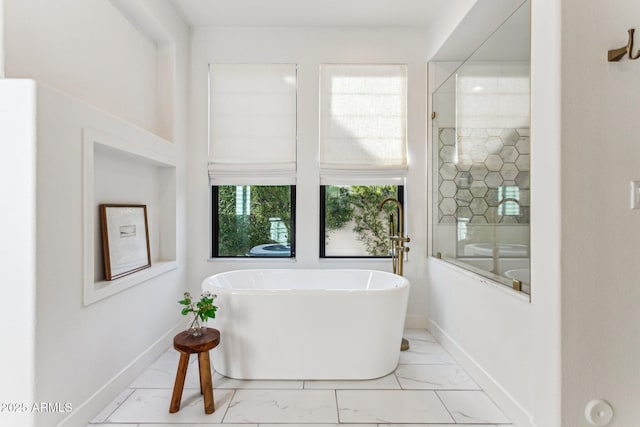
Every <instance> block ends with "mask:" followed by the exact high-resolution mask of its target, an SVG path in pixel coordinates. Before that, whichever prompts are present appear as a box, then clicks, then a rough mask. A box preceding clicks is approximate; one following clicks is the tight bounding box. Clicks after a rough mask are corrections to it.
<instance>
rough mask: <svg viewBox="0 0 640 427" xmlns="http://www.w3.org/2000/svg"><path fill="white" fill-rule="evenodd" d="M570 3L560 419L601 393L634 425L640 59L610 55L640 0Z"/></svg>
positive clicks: (617, 418)
mask: <svg viewBox="0 0 640 427" xmlns="http://www.w3.org/2000/svg"><path fill="white" fill-rule="evenodd" d="M562 5H563V9H562V54H563V57H562V116H561V118H562V194H563V197H562V205H561V206H562V265H563V270H562V378H563V384H562V402H563V403H562V409H563V410H562V418H563V422H562V425H563V426H576V427H583V426H585V427H586V426H588V425H589V424H588V423H587V422H586V421H585V419H584V416H583V415H582V413H583V411H584V407H585V404H586V403H587V402H588V401H589V400H590V399H592V398H598V397H602V398H604V399H605V400H608V401H609V402H610V403H611V404H612V406H613V407H614V411H615V415H614V421H613V422H612V423H611V424H610V425H611V426H619V427H626V426H633V425H638V422H639V421H638V420H640V392H639V387H638V385H639V384H640V368H639V367H638V361H640V335H639V334H638V323H639V322H640V315H638V313H639V310H638V302H640V287H639V286H638V276H637V274H638V254H639V253H640V234H639V232H638V230H640V211H635V210H634V211H632V210H630V208H629V199H630V196H629V181H631V180H638V179H640V144H638V142H639V141H638V131H637V123H638V117H639V116H640V104H638V94H639V93H640V61H630V60H629V59H628V58H624V59H623V60H621V61H620V62H618V63H609V62H607V60H606V57H607V56H606V55H607V51H608V50H609V49H614V48H618V47H622V46H624V45H625V44H626V42H627V29H629V28H638V27H637V26H638V24H640V3H639V2H637V1H635V0H620V1H616V2H607V3H602V2H598V1H594V0H588V1H584V0H563V2H562ZM557 42H558V40H556V43H557ZM638 42H639V39H638V36H637V35H636V47H635V48H634V54H635V53H636V51H637V49H638Z"/></svg>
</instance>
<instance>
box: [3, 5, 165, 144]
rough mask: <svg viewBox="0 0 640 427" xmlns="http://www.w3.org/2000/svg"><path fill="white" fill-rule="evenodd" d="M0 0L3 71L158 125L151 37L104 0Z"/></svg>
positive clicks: (146, 125)
mask: <svg viewBox="0 0 640 427" xmlns="http://www.w3.org/2000/svg"><path fill="white" fill-rule="evenodd" d="M4 1H5V11H4V12H5V43H6V46H5V76H6V77H10V78H31V79H34V80H37V81H38V82H40V83H41V84H45V85H47V86H51V87H54V88H56V89H59V90H61V91H63V92H65V93H68V94H70V95H72V96H75V97H77V98H79V99H82V100H84V101H86V102H88V103H90V104H91V105H95V106H96V107H98V108H100V109H102V110H105V111H107V112H110V113H112V114H114V115H117V116H118V117H121V118H123V119H125V120H127V121H129V122H131V123H133V124H135V125H137V126H140V127H143V128H145V129H147V130H150V131H152V132H156V133H158V132H157V128H158V126H160V125H161V122H160V121H159V119H158V106H157V87H156V82H157V73H156V61H157V54H156V46H155V42H154V41H152V40H150V39H148V38H146V37H144V36H143V35H142V34H140V32H138V31H137V30H136V29H135V28H134V27H133V26H132V25H131V24H130V23H129V22H128V21H127V20H126V19H125V18H124V17H123V16H122V15H121V14H120V13H119V12H118V11H117V10H116V9H115V8H114V7H113V6H112V5H111V3H110V2H108V1H106V0H57V1H49V0H4ZM163 136H164V137H166V138H171V136H170V135H167V134H164V135H163Z"/></svg>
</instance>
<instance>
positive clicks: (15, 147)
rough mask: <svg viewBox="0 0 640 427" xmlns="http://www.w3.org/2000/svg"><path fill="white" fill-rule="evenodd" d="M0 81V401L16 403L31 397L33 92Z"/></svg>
mask: <svg viewBox="0 0 640 427" xmlns="http://www.w3.org/2000/svg"><path fill="white" fill-rule="evenodd" d="M4 83H5V81H4V80H1V79H0V93H1V94H2V96H0V152H1V155H0V194H2V197H3V199H4V200H5V201H6V200H10V201H11V203H10V204H6V205H5V203H4V202H3V209H2V210H1V211H0V219H1V220H2V221H3V222H4V223H5V224H10V226H7V227H4V231H3V237H2V244H0V271H2V272H3V275H4V278H3V283H4V286H3V289H2V298H0V313H1V314H0V316H2V317H1V318H0V319H1V320H2V321H1V322H0V336H2V339H3V340H5V342H6V343H8V344H5V345H3V348H4V349H11V351H7V350H5V351H3V352H2V353H1V354H0V377H1V378H2V383H3V385H2V386H0V401H1V402H15V403H19V402H33V401H34V398H35V378H34V377H35V372H34V367H35V351H36V344H35V336H34V333H33V332H34V330H35V322H36V307H35V298H36V297H35V293H36V291H35V288H36V228H35V227H34V224H35V221H36V199H35V191H34V190H35V186H36V172H35V168H36V134H35V123H34V120H35V108H36V105H35V100H36V99H35V98H36V95H35V85H34V84H33V82H28V81H25V82H21V84H19V85H15V86H12V87H11V88H9V87H7V85H5V84H4ZM9 141H20V144H9V143H8V142H9ZM6 242H11V243H12V244H11V245H8V244H6ZM9 343H10V344H9ZM33 418H34V414H30V413H27V414H23V413H20V412H18V411H16V412H13V413H7V412H2V413H0V424H3V425H32V423H33Z"/></svg>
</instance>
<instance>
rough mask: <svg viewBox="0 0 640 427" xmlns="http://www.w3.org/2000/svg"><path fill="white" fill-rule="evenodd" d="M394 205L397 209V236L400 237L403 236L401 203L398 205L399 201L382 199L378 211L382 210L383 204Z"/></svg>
mask: <svg viewBox="0 0 640 427" xmlns="http://www.w3.org/2000/svg"><path fill="white" fill-rule="evenodd" d="M389 202H390V203H395V204H396V206H397V207H398V234H397V235H398V236H399V237H402V236H403V235H404V224H403V221H402V219H403V217H404V212H403V209H402V203H400V201H399V200H398V199H394V198H392V197H387V198H386V199H384V200H383V201H382V202H380V205H379V206H378V210H380V211H381V210H382V208H383V207H384V205H385V204H387V203H389Z"/></svg>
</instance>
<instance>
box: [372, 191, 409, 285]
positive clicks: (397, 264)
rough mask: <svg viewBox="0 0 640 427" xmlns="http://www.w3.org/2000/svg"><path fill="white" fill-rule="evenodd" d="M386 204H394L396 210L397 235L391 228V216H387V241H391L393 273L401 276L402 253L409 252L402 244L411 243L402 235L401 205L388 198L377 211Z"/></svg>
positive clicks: (402, 213)
mask: <svg viewBox="0 0 640 427" xmlns="http://www.w3.org/2000/svg"><path fill="white" fill-rule="evenodd" d="M387 203H395V205H396V207H397V208H398V230H397V233H396V232H395V230H394V226H393V214H391V215H390V216H389V240H390V241H391V264H392V266H393V272H394V273H396V274H398V275H399V276H402V274H403V264H404V253H405V252H409V248H408V247H406V246H405V245H404V244H405V243H408V242H410V241H411V239H410V238H409V237H408V236H405V235H404V222H403V217H404V211H403V209H402V203H400V201H399V200H398V199H394V198H392V197H388V198H386V199H384V200H383V201H382V202H380V205H379V206H378V210H380V211H381V210H382V208H383V207H384V205H385V204H387Z"/></svg>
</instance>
